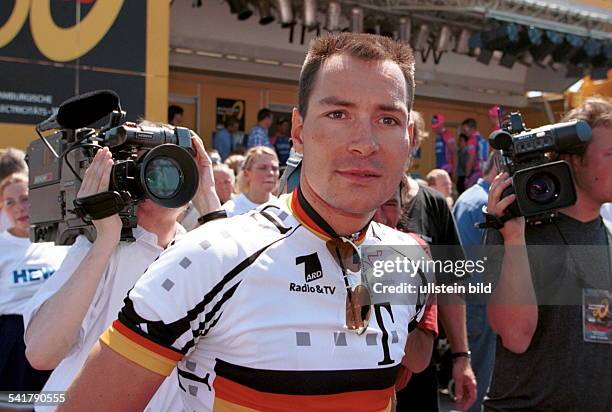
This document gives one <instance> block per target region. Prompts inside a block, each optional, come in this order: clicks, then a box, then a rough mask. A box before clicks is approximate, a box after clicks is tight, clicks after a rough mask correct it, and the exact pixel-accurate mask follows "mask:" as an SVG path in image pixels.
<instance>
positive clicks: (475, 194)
mask: <svg viewBox="0 0 612 412" xmlns="http://www.w3.org/2000/svg"><path fill="white" fill-rule="evenodd" d="M498 157H499V153H498V152H495V151H492V152H491V153H490V154H489V158H488V159H487V162H486V163H485V166H484V170H483V172H484V176H483V177H482V178H480V179H478V182H476V184H475V185H474V186H472V187H470V188H469V189H468V190H466V191H465V192H463V193H462V194H461V196H459V198H458V199H457V201H456V202H455V206H454V207H453V216H454V217H455V222H456V223H457V231H458V232H459V237H460V239H461V244H462V245H463V247H464V250H465V253H466V256H467V258H468V259H469V260H471V261H473V262H475V261H476V260H478V259H479V258H480V257H481V255H480V254H479V253H478V250H477V246H480V245H482V244H483V237H484V236H483V235H484V231H483V230H482V229H478V228H477V227H475V225H476V224H477V223H481V222H482V221H483V217H482V207H483V206H485V205H486V204H487V199H488V195H489V187H490V186H491V182H492V181H493V179H494V178H495V176H497V166H496V159H497V158H498ZM483 282H484V279H483V276H482V274H478V273H473V274H472V277H471V278H470V283H473V284H477V283H483ZM466 304H467V306H466V317H467V333H468V342H469V344H470V349H471V350H472V367H473V368H474V374H475V375H476V382H477V383H478V395H477V398H476V402H475V403H474V405H473V406H472V408H471V409H470V412H478V411H480V410H481V408H482V401H483V399H484V396H485V394H486V393H487V388H488V387H489V382H490V381H491V374H492V373H493V364H494V362H495V333H493V331H492V330H491V328H490V327H489V323H488V322H487V307H486V305H485V304H483V303H482V302H480V301H472V299H470V298H468V300H467V302H466Z"/></svg>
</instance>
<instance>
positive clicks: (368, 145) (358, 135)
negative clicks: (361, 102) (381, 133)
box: [348, 116, 379, 157]
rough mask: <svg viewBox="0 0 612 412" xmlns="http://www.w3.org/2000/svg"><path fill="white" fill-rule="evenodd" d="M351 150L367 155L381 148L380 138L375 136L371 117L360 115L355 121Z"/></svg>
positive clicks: (350, 144) (352, 130)
mask: <svg viewBox="0 0 612 412" xmlns="http://www.w3.org/2000/svg"><path fill="white" fill-rule="evenodd" d="M348 149H349V151H351V152H352V153H354V154H357V155H360V156H363V157H367V156H370V155H371V154H373V153H375V152H376V151H378V149H379V145H378V139H377V138H376V136H375V131H374V128H373V127H372V120H371V119H370V118H369V117H367V118H366V117H365V116H364V117H360V118H358V119H357V121H356V122H354V126H353V128H352V129H351V137H350V143H349V148H348Z"/></svg>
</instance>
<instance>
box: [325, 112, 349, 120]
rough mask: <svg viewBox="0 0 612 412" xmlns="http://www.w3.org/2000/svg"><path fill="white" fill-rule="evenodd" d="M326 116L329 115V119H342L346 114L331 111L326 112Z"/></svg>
mask: <svg viewBox="0 0 612 412" xmlns="http://www.w3.org/2000/svg"><path fill="white" fill-rule="evenodd" d="M327 117H329V118H330V119H343V118H345V117H346V116H345V115H344V113H343V112H331V113H327Z"/></svg>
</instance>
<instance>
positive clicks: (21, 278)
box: [0, 230, 69, 315]
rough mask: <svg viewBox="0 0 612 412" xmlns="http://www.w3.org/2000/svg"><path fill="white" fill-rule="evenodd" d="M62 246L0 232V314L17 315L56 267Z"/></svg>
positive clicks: (60, 256)
mask: <svg viewBox="0 0 612 412" xmlns="http://www.w3.org/2000/svg"><path fill="white" fill-rule="evenodd" d="M68 249H69V248H68V247H66V246H55V245H54V244H53V243H48V242H47V243H32V242H30V239H29V238H27V237H25V238H23V237H17V236H13V235H12V234H11V233H10V232H9V231H8V230H5V231H4V232H2V233H0V315H21V314H22V312H23V310H24V308H25V306H26V304H27V303H28V301H29V300H30V298H31V297H32V296H33V295H34V294H35V293H36V291H37V290H38V288H39V287H40V286H41V285H43V284H44V283H45V282H46V281H47V280H48V279H49V278H50V277H51V275H53V273H54V272H55V271H56V270H57V268H59V267H60V265H61V264H62V261H63V260H64V257H65V256H66V253H67V252H68Z"/></svg>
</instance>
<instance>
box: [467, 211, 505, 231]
mask: <svg viewBox="0 0 612 412" xmlns="http://www.w3.org/2000/svg"><path fill="white" fill-rule="evenodd" d="M482 214H483V215H484V219H485V221H484V222H481V223H476V224H475V225H474V226H475V227H476V228H478V229H496V230H499V229H501V228H502V227H504V224H505V223H506V222H507V221H508V220H510V219H511V218H512V216H509V215H507V214H504V215H503V216H502V217H498V216H495V215H492V214H491V213H489V212H488V210H487V207H486V206H483V207H482Z"/></svg>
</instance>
